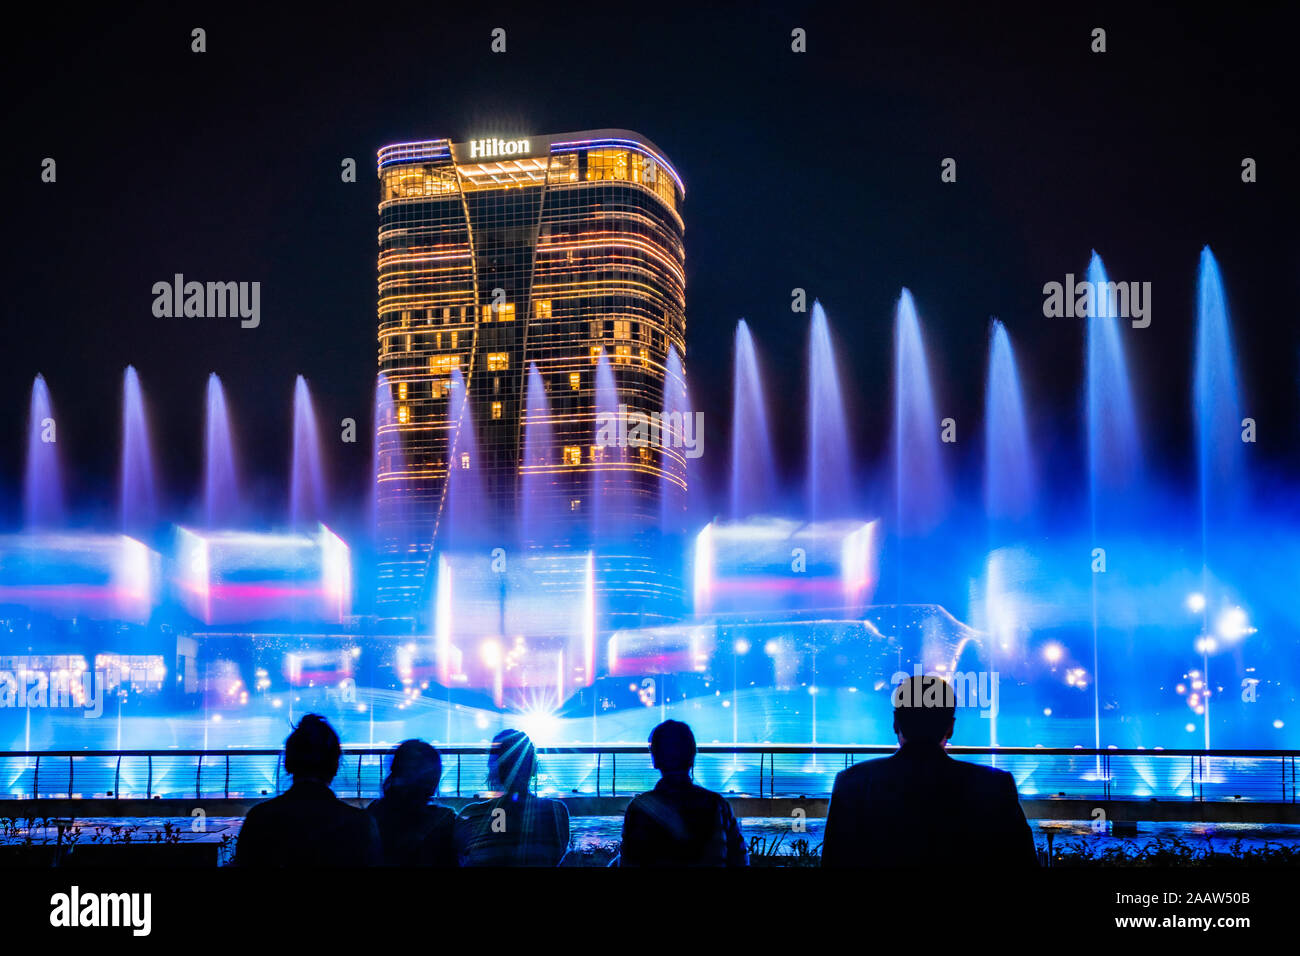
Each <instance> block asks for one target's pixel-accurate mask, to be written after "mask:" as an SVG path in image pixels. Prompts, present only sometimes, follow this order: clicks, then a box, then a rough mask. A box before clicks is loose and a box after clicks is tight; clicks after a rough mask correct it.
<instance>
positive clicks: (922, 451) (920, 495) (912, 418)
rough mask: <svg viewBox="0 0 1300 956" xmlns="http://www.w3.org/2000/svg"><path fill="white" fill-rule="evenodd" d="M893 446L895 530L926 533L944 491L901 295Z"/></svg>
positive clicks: (912, 317) (909, 314)
mask: <svg viewBox="0 0 1300 956" xmlns="http://www.w3.org/2000/svg"><path fill="white" fill-rule="evenodd" d="M893 446H894V447H893V458H894V501H895V509H896V519H897V529H896V530H897V531H898V533H900V534H911V533H922V532H925V531H928V530H930V529H931V528H933V527H934V525H935V524H937V523H938V521H939V520H940V519H941V518H942V517H943V513H944V510H945V508H946V506H947V498H948V488H947V482H946V479H945V476H944V472H943V463H942V461H941V458H940V421H939V417H938V415H937V414H936V413H935V408H934V392H933V390H932V389H931V387H930V369H929V364H928V362H927V360H926V355H925V345H924V343H923V342H922V339H921V322H920V320H919V319H918V318H917V315H916V304H915V303H914V302H913V301H912V293H911V292H909V291H908V290H907V289H904V290H903V292H902V295H900V296H899V297H898V307H897V309H896V310H895V313H894V434H893Z"/></svg>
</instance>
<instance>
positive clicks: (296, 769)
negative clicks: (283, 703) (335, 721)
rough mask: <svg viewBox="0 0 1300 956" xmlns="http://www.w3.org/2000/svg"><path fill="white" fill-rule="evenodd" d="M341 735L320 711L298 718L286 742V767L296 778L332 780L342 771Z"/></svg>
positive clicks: (324, 781) (327, 781)
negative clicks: (340, 762) (340, 769)
mask: <svg viewBox="0 0 1300 956" xmlns="http://www.w3.org/2000/svg"><path fill="white" fill-rule="evenodd" d="M342 752H343V751H342V748H341V747H340V746H339V735H338V734H336V733H334V728H333V727H331V726H330V725H329V721H328V720H326V719H325V718H324V717H322V716H321V715H320V714H307V715H306V716H305V717H303V719H302V720H300V721H298V726H296V727H294V728H293V732H292V733H290V734H289V736H288V738H287V739H286V740H285V742H284V769H285V770H287V771H288V772H289V773H291V774H293V776H294V778H295V779H301V780H317V781H319V782H321V783H329V782H330V781H331V780H333V779H334V775H335V774H337V773H338V772H339V757H340V756H341V755H342Z"/></svg>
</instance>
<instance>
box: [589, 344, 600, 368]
mask: <svg viewBox="0 0 1300 956" xmlns="http://www.w3.org/2000/svg"><path fill="white" fill-rule="evenodd" d="M599 361H600V346H599V345H593V346H592V347H591V364H592V365H595V364H596V363H597V362H599Z"/></svg>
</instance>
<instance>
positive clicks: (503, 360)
mask: <svg viewBox="0 0 1300 956" xmlns="http://www.w3.org/2000/svg"><path fill="white" fill-rule="evenodd" d="M487 363H488V371H489V372H499V371H501V370H502V369H505V368H509V367H510V356H509V355H507V354H506V353H505V352H489V353H488V357H487Z"/></svg>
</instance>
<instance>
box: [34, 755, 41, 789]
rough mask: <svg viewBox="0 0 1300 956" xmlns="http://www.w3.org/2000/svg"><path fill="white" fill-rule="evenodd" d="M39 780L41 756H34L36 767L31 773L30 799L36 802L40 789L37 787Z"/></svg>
mask: <svg viewBox="0 0 1300 956" xmlns="http://www.w3.org/2000/svg"><path fill="white" fill-rule="evenodd" d="M40 779H41V755H40V754H37V755H36V767H35V769H34V770H33V771H32V799H33V800H37V799H39V797H40V787H39V786H38V784H39V782H40Z"/></svg>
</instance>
